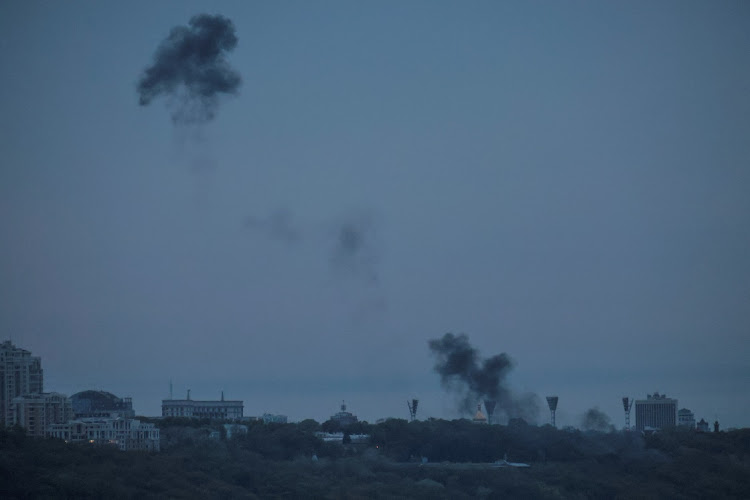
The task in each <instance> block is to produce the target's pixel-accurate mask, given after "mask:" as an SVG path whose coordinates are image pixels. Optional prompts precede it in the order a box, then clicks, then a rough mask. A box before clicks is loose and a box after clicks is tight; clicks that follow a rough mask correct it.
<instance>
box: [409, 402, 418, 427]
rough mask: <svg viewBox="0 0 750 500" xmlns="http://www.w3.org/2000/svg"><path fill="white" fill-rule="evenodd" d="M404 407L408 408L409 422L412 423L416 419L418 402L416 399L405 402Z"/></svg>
mask: <svg viewBox="0 0 750 500" xmlns="http://www.w3.org/2000/svg"><path fill="white" fill-rule="evenodd" d="M406 405H407V406H408V407H409V416H411V421H412V422H414V421H415V420H416V419H417V406H419V400H418V399H412V400H411V401H408V400H407V401H406Z"/></svg>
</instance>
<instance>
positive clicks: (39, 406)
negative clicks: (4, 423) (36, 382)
mask: <svg viewBox="0 0 750 500" xmlns="http://www.w3.org/2000/svg"><path fill="white" fill-rule="evenodd" d="M10 413H11V425H20V426H21V427H23V428H24V429H26V435H27V436H34V437H44V436H45V435H46V431H47V428H48V427H49V426H50V425H52V424H61V423H64V422H67V421H68V420H71V419H72V418H73V406H72V404H71V402H70V399H68V397H67V396H65V395H64V394H59V393H57V392H50V393H44V394H28V395H26V396H21V397H18V398H15V399H13V401H12V402H11V412H10Z"/></svg>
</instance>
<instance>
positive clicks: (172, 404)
mask: <svg viewBox="0 0 750 500" xmlns="http://www.w3.org/2000/svg"><path fill="white" fill-rule="evenodd" d="M243 410H244V404H243V402H242V401H225V400H224V397H223V396H222V398H221V401H194V400H192V399H164V400H162V402H161V415H162V417H185V418H209V419H216V420H240V419H241V418H242V413H243Z"/></svg>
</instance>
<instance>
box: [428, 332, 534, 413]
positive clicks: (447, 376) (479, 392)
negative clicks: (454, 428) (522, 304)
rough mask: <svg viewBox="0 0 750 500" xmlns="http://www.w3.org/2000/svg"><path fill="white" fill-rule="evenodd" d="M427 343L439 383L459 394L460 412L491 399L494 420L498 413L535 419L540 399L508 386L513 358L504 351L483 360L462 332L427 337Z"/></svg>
mask: <svg viewBox="0 0 750 500" xmlns="http://www.w3.org/2000/svg"><path fill="white" fill-rule="evenodd" d="M428 345H429V347H430V351H432V354H433V355H434V356H435V357H436V358H437V362H436V363H435V367H434V368H435V371H436V372H437V373H438V374H439V375H440V382H441V383H442V385H443V387H444V388H445V389H447V390H450V391H453V392H455V393H456V394H458V396H459V404H460V410H461V411H463V412H465V413H470V412H471V411H472V410H473V409H474V408H476V404H477V403H478V402H479V401H480V400H490V401H494V402H495V403H496V406H495V416H496V417H495V421H497V417H498V416H500V415H502V416H505V417H506V418H519V417H520V418H523V419H525V420H530V421H534V420H536V418H537V417H538V414H539V398H538V397H537V396H536V395H534V394H523V395H521V396H518V395H515V394H514V393H513V391H512V390H511V389H510V388H509V387H508V385H507V381H506V377H507V376H508V373H510V370H511V369H512V368H513V361H512V360H511V359H510V356H508V355H507V354H506V353H501V354H496V355H494V356H491V357H489V358H487V359H482V358H481V356H480V354H479V351H478V350H477V349H476V348H474V347H473V346H472V345H471V344H470V343H469V337H468V336H467V335H466V334H464V333H461V334H459V335H454V334H452V333H446V334H445V335H443V337H442V338H439V339H434V340H430V341H429V343H428Z"/></svg>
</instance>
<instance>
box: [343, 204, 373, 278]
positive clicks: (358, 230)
mask: <svg viewBox="0 0 750 500" xmlns="http://www.w3.org/2000/svg"><path fill="white" fill-rule="evenodd" d="M332 236H333V245H332V249H331V267H332V269H333V270H334V271H335V272H336V273H337V274H341V275H346V276H351V277H356V278H360V279H363V280H364V281H365V282H367V283H369V284H372V285H376V284H378V283H379V281H380V277H379V274H378V252H377V244H376V239H377V238H376V236H377V234H376V227H375V222H374V220H373V217H372V216H371V215H370V214H366V213H363V214H350V215H349V216H347V217H346V218H344V219H343V220H341V221H340V222H339V223H338V224H336V225H335V226H334V229H333V231H332Z"/></svg>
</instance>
